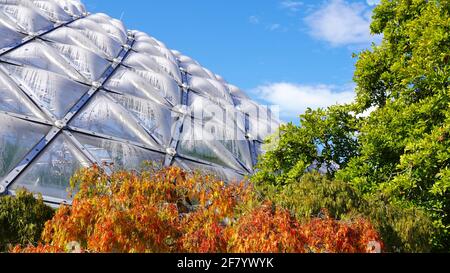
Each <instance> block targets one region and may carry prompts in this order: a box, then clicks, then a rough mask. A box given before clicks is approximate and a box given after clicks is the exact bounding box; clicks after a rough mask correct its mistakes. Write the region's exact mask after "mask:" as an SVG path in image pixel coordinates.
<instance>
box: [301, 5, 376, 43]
mask: <svg viewBox="0 0 450 273" xmlns="http://www.w3.org/2000/svg"><path fill="white" fill-rule="evenodd" d="M368 2H370V3H375V2H376V1H374V0H369V1H368ZM305 22H306V24H307V25H308V26H309V28H310V31H309V32H310V35H311V36H313V37H315V38H317V39H319V40H323V41H326V42H328V43H330V44H331V45H332V46H343V45H355V44H368V43H371V42H376V41H378V39H379V37H375V36H372V35H371V34H370V23H371V12H370V8H369V7H368V6H367V5H365V4H362V3H348V2H347V1H345V0H331V1H329V2H328V3H327V4H326V5H324V6H322V7H321V8H320V9H319V10H317V11H315V12H313V13H312V14H311V15H309V16H308V17H306V19H305Z"/></svg>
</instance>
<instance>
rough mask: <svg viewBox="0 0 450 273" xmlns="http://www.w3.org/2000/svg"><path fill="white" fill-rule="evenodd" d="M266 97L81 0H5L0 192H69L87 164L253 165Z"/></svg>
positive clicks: (226, 173)
mask: <svg viewBox="0 0 450 273" xmlns="http://www.w3.org/2000/svg"><path fill="white" fill-rule="evenodd" d="M278 126H279V122H278V119H277V118H276V115H275V114H274V113H273V111H271V109H269V108H268V107H263V106H261V105H258V104H257V103H255V102H253V101H251V100H250V99H249V98H248V97H247V96H246V95H245V94H244V93H243V92H242V91H241V90H239V88H237V87H235V86H233V85H231V84H228V83H227V82H226V81H225V80H224V79H223V78H222V77H220V76H219V75H216V74H214V73H212V72H211V71H209V70H208V69H206V68H204V67H202V66H201V65H200V64H199V63H198V62H196V61H194V60H193V59H191V58H189V57H187V56H185V55H183V54H182V53H180V52H178V51H174V50H170V49H168V48H167V47H166V46H165V45H164V44H163V43H162V42H160V41H158V40H156V39H155V38H153V37H151V36H149V35H147V34H145V33H142V32H139V31H134V30H127V29H126V28H125V26H124V25H123V23H122V22H120V21H119V20H116V19H112V18H110V17H108V16H107V15H105V14H90V13H88V12H87V11H86V10H85V7H84V6H83V4H81V3H80V2H79V1H77V0H0V194H14V192H15V191H16V190H17V189H19V188H26V189H27V190H29V191H32V192H34V193H40V194H42V196H43V198H44V200H45V201H46V202H47V203H51V204H60V203H62V202H69V203H70V198H69V197H68V193H67V188H68V186H69V180H70V177H71V176H72V175H73V174H74V173H75V172H76V171H77V170H78V169H80V168H83V167H89V166H92V165H94V164H95V165H97V166H100V167H101V168H104V170H105V171H106V172H107V173H110V172H111V171H113V170H114V169H127V170H139V168H140V167H141V166H142V163H143V162H145V161H152V162H156V163H157V164H160V165H161V166H171V165H174V166H179V167H181V168H184V169H186V170H192V171H194V170H201V171H205V172H211V173H214V174H215V175H217V176H219V177H220V178H221V179H224V180H226V181H233V180H240V179H242V178H243V177H244V176H246V175H248V174H251V173H252V172H253V171H254V166H255V164H256V160H257V157H258V155H259V154H261V153H262V148H261V147H262V146H261V144H262V141H263V140H264V138H266V137H267V136H268V135H269V134H272V133H274V132H275V131H276V130H277V128H278Z"/></svg>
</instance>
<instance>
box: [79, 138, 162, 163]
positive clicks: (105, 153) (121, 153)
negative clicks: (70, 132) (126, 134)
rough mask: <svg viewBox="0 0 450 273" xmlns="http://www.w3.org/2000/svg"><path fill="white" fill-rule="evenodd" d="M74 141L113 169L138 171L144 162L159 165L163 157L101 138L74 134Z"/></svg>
mask: <svg viewBox="0 0 450 273" xmlns="http://www.w3.org/2000/svg"><path fill="white" fill-rule="evenodd" d="M74 136H75V137H76V139H77V140H78V141H79V142H80V143H81V144H83V146H84V147H85V148H86V150H88V151H89V153H90V154H92V155H93V156H94V157H95V158H96V159H97V161H98V162H100V163H102V164H105V165H112V166H113V168H114V169H127V170H130V169H136V170H137V169H140V168H141V167H142V166H143V165H142V164H143V163H144V162H146V161H149V162H154V163H156V164H158V165H161V164H162V162H163V161H164V155H163V154H161V153H157V152H152V151H149V150H146V149H142V148H139V147H136V146H133V145H128V144H125V143H121V142H117V141H110V140H106V139H101V138H95V137H90V136H86V135H83V134H78V133H74Z"/></svg>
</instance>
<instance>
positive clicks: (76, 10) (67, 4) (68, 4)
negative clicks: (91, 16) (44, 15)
mask: <svg viewBox="0 0 450 273" xmlns="http://www.w3.org/2000/svg"><path fill="white" fill-rule="evenodd" d="M55 2H56V3H57V4H58V5H60V6H61V7H62V8H63V10H65V11H66V12H67V13H69V14H71V15H78V16H80V15H82V14H83V13H85V12H86V8H85V7H84V5H83V4H81V3H80V1H78V0H57V1H55Z"/></svg>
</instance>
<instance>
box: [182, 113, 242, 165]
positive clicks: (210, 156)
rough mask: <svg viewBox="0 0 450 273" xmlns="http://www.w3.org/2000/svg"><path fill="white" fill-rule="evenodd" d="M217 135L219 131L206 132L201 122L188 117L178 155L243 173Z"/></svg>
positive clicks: (220, 137)
mask: <svg viewBox="0 0 450 273" xmlns="http://www.w3.org/2000/svg"><path fill="white" fill-rule="evenodd" d="M218 134H220V132H219V131H213V132H211V131H208V128H206V127H205V124H203V123H202V122H201V121H199V120H196V119H194V118H190V117H188V118H186V120H185V121H184V124H183V132H182V133H181V136H180V141H179V144H178V149H177V150H178V153H179V154H180V155H185V156H188V157H193V158H197V159H200V160H203V161H208V162H213V163H216V164H219V165H222V166H226V167H229V168H232V169H237V170H242V171H245V169H243V167H242V166H241V165H240V164H239V162H238V161H237V160H236V159H235V158H234V156H233V154H232V153H231V152H230V151H228V150H227V149H226V148H225V147H224V146H223V144H222V143H221V142H220V141H219V140H220V139H222V138H223V137H222V136H219V135H218Z"/></svg>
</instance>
